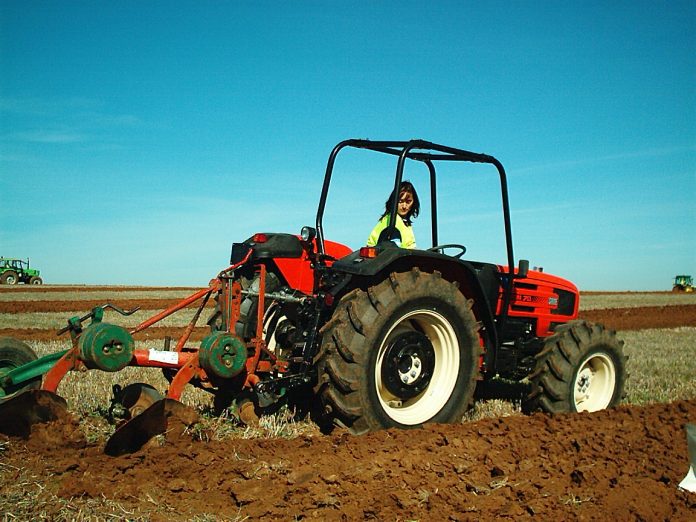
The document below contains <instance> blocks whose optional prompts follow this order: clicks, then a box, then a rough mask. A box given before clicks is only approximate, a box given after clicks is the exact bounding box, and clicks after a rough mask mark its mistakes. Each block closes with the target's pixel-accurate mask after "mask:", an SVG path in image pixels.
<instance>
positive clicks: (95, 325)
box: [0, 140, 626, 452]
mask: <svg viewBox="0 0 696 522" xmlns="http://www.w3.org/2000/svg"><path fill="white" fill-rule="evenodd" d="M347 148H357V149H367V150H370V151H374V152H378V153H381V154H386V155H390V156H393V157H394V158H395V159H396V171H395V172H396V175H395V178H394V188H395V190H394V194H395V197H394V198H393V201H392V204H391V214H390V218H391V219H390V223H395V218H396V212H397V200H398V187H400V185H401V181H402V177H403V172H404V165H405V164H406V163H407V162H414V163H416V164H422V165H423V166H425V167H426V168H427V169H428V173H429V178H430V196H431V197H430V207H431V220H432V224H431V225H432V226H431V235H432V246H431V247H430V248H427V249H424V250H415V249H414V250H408V249H403V248H399V247H398V246H396V244H395V243H394V242H393V241H392V240H390V239H389V238H392V239H394V238H395V237H396V232H397V231H396V228H395V226H394V225H391V226H390V227H388V228H387V230H385V233H384V234H383V235H382V237H383V240H382V241H381V242H379V243H378V244H377V245H376V246H374V247H363V248H360V249H359V250H356V251H351V249H349V248H348V247H346V246H343V245H341V244H338V243H334V242H331V241H328V240H327V239H325V237H324V231H323V227H322V221H323V216H324V210H325V206H326V201H327V195H328V193H329V188H330V185H331V180H332V175H333V169H334V163H335V160H336V157H337V155H338V154H339V153H340V152H341V151H343V150H344V149H347ZM439 162H450V163H451V162H459V163H467V162H473V163H482V164H489V165H491V166H493V167H494V168H495V169H496V170H497V173H498V175H499V178H500V187H501V193H502V210H503V219H504V227H505V240H506V250H507V265H506V266H501V265H496V264H493V263H486V262H480V261H473V260H468V259H466V258H465V257H464V254H465V252H466V248H465V247H464V246H463V245H458V244H444V245H440V244H438V223H437V201H438V198H437V193H436V171H435V165H436V164H438V163H439ZM210 297H213V298H214V299H215V300H216V309H215V313H214V314H213V315H212V317H210V319H209V320H208V324H209V325H210V328H211V333H210V335H209V336H208V337H206V338H205V339H204V340H203V341H202V343H201V345H200V347H195V348H192V347H187V345H186V343H187V341H188V338H189V336H190V334H191V331H192V330H193V327H194V326H195V324H196V321H197V320H198V317H199V316H200V313H201V312H202V310H203V307H204V306H205V304H206V302H207V301H208V299H209V298H210ZM578 298H579V296H578V290H577V288H576V287H575V285H573V284H572V283H571V282H569V281H567V280H565V279H562V278H560V277H556V276H553V275H550V274H547V273H544V272H541V271H534V270H529V263H528V261H525V260H521V261H520V262H519V266H516V265H515V260H514V256H513V245H512V236H511V228H510V211H509V204H508V194H507V182H506V175H505V170H504V169H503V166H502V165H501V163H500V162H499V161H498V160H497V159H495V158H494V157H492V156H488V155H484V154H477V153H472V152H467V151H465V150H460V149H455V148H451V147H446V146H442V145H437V144H434V143H430V142H426V141H422V140H412V141H407V142H399V141H369V140H347V141H343V142H341V143H339V144H338V145H337V146H336V147H335V148H334V149H333V151H332V152H331V155H330V156H329V161H328V165H327V168H326V174H325V177H324V183H323V187H322V191H321V198H320V201H319V208H318V212H317V216H316V225H315V227H304V228H303V229H302V232H301V234H300V235H299V236H296V235H293V234H282V233H258V234H254V235H253V236H252V237H250V238H249V239H247V240H246V241H244V242H242V243H235V244H234V245H233V247H232V255H231V263H230V266H229V267H228V268H227V269H225V270H223V271H222V272H221V273H220V274H219V275H218V277H217V278H215V279H213V280H212V281H211V284H210V286H209V287H208V288H206V289H203V290H200V291H199V292H197V293H195V294H193V295H192V296H191V297H189V298H187V299H185V300H184V301H182V302H181V303H179V304H178V305H176V306H173V307H171V308H169V309H168V310H165V311H164V312H162V313H160V314H158V315H156V316H154V317H153V318H152V319H150V320H148V321H145V322H144V323H142V324H141V325H139V326H138V327H136V328H135V329H134V330H132V331H131V332H125V331H120V330H123V329H120V330H118V329H119V327H116V326H114V325H109V324H107V323H102V322H101V316H102V315H103V307H102V308H101V309H95V310H94V311H93V312H92V313H91V314H88V315H86V316H85V317H83V318H79V319H78V318H73V319H72V320H71V321H72V323H71V324H70V323H69V325H68V327H67V328H65V329H64V330H69V331H70V332H71V335H72V337H73V349H72V350H68V351H67V352H66V353H61V354H57V355H56V356H54V359H53V360H51V361H50V367H46V366H45V365H44V368H43V369H42V370H34V372H33V373H32V372H28V371H26V367H25V366H22V365H19V364H14V366H13V365H8V366H9V371H8V370H5V374H6V375H8V374H9V375H10V377H12V376H13V375H19V374H21V375H22V377H21V379H24V381H17V380H15V381H13V380H12V378H10V379H9V381H10V382H9V385H8V384H7V383H8V378H7V377H5V378H4V381H0V386H5V394H6V395H10V392H12V394H14V393H16V392H17V391H19V389H20V388H21V387H22V383H23V382H27V383H32V382H33V383H34V385H37V382H39V381H37V375H36V374H37V373H39V372H41V373H46V375H45V377H44V378H43V385H42V387H43V390H45V391H49V392H55V391H56V388H57V386H58V383H59V382H60V379H61V378H62V376H63V375H64V374H65V372H67V371H68V370H71V369H77V368H79V367H81V366H86V367H87V368H99V369H102V370H107V371H115V370H118V369H120V368H122V367H123V366H125V365H140V366H159V367H162V368H163V369H164V371H165V373H166V374H167V375H168V376H169V378H170V382H171V386H170V388H169V390H168V392H167V398H168V399H178V398H179V396H180V394H181V391H182V388H183V386H185V385H186V384H187V383H191V384H194V385H197V386H200V387H202V388H204V389H207V390H208V391H211V392H212V393H214V394H215V397H216V402H217V403H218V405H220V406H224V405H226V403H227V402H229V401H236V403H237V406H238V407H240V410H241V411H242V412H243V411H244V410H246V411H247V414H249V413H251V409H252V406H253V408H254V410H255V411H256V412H259V411H262V410H263V409H264V408H266V407H269V406H273V405H276V404H278V403H280V402H282V401H285V400H286V399H288V398H293V397H294V398H295V401H296V402H297V397H298V396H299V397H303V399H302V400H301V402H300V404H299V405H300V406H303V405H304V406H309V405H310V404H311V405H312V406H315V408H313V409H314V410H315V411H316V412H317V413H318V415H319V417H320V418H321V419H323V420H324V421H326V422H327V425H328V424H335V425H339V426H343V427H346V428H347V429H349V430H350V431H351V432H352V433H356V434H359V433H365V432H368V431H372V430H377V429H382V428H390V427H399V428H411V427H416V426H421V425H423V424H425V423H430V422H444V423H447V422H459V421H460V420H461V418H462V416H463V414H464V412H465V411H466V410H467V409H468V408H469V407H470V406H471V405H472V402H473V400H474V393H475V391H476V389H477V386H479V385H482V384H483V383H485V382H486V381H490V380H492V379H493V378H498V379H502V380H504V381H515V382H521V383H524V384H526V388H527V390H528V393H527V395H526V396H525V397H524V399H523V407H524V408H525V409H526V410H530V411H531V410H535V409H541V410H544V411H547V412H572V411H596V410H600V409H604V408H608V407H612V406H615V405H616V404H618V402H619V401H620V400H621V397H622V394H623V387H624V379H625V364H626V357H625V356H624V354H623V342H621V341H619V340H617V338H616V336H615V333H614V332H613V331H609V330H607V329H605V328H604V327H603V326H602V325H600V324H592V323H587V322H584V321H578V320H577V314H578ZM198 300H201V301H202V302H201V304H200V307H199V310H198V313H197V314H196V316H195V317H194V319H193V321H192V322H191V324H190V325H189V327H188V328H187V329H186V331H184V332H183V333H182V336H181V338H180V339H179V340H178V342H177V344H176V347H175V348H173V349H172V348H171V347H168V349H166V350H163V351H161V352H160V351H158V352H157V354H155V355H154V356H153V355H152V352H154V351H153V350H149V351H148V350H137V349H133V347H132V339H130V335H131V334H135V333H137V332H139V331H141V330H144V329H146V328H147V327H149V326H151V325H152V324H154V323H155V322H157V321H159V320H160V319H162V318H163V317H166V316H167V315H170V314H172V313H174V312H176V311H177V310H180V309H181V308H183V307H185V306H188V305H190V304H192V303H194V302H196V301H198ZM112 308H113V307H112ZM100 310H101V311H100ZM123 313H126V312H123ZM87 318H91V319H92V324H90V325H88V326H86V327H84V326H83V325H82V321H84V320H86V319H87ZM92 330H94V331H92ZM97 330H99V331H97ZM118 349H120V350H121V352H119V353H120V354H121V355H119V353H117V350H118ZM123 352H125V353H123ZM162 354H166V355H162ZM58 355H60V358H58ZM58 359H59V360H58ZM117 359H118V362H116V360H117ZM110 361H113V362H110ZM37 363H38V361H34V363H32V364H33V365H34V366H33V368H37V367H40V365H39V364H37ZM47 364H48V363H47ZM15 367H16V369H14V368H15ZM22 368H24V371H21V370H22ZM13 372H14V373H13ZM1 374H2V370H0V376H1ZM17 379H19V377H17ZM31 379H34V380H33V381H32V380H31ZM3 382H5V384H2V383H3ZM8 386H10V387H8ZM11 386H14V388H12V387H11ZM142 388H143V389H145V388H144V385H143V387H142ZM149 394H150V392H149V391H148V392H147V394H146V395H148V396H149ZM117 400H118V397H117ZM153 401H154V399H152V400H149V402H148V400H146V401H145V406H149V404H150V402H153ZM132 402H133V401H131V404H132ZM157 402H158V403H159V402H162V401H157ZM140 406H141V409H142V406H143V405H142V404H141V405H140ZM317 406H318V407H317ZM154 409H156V405H154V404H153V405H152V407H150V408H149V409H148V410H147V411H149V410H154ZM15 411H16V408H15ZM147 411H146V413H145V414H143V415H146V414H147ZM160 412H161V408H160ZM242 416H243V417H244V415H242ZM247 416H248V415H247ZM136 419H137V418H136ZM136 419H134V421H135V420H136ZM134 421H131V422H132V423H134ZM134 424H135V423H134ZM141 425H142V423H141V424H138V426H141ZM134 429H136V428H134ZM137 429H139V428H137ZM117 435H118V432H117ZM116 452H118V450H117V451H116Z"/></svg>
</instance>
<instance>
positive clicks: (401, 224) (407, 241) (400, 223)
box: [367, 214, 416, 248]
mask: <svg viewBox="0 0 696 522" xmlns="http://www.w3.org/2000/svg"><path fill="white" fill-rule="evenodd" d="M397 216H398V214H397ZM388 222H389V215H388V214H387V215H386V216H384V217H383V218H382V219H380V220H379V221H378V222H377V225H375V228H373V229H372V232H371V233H370V237H368V238H367V246H375V245H376V244H377V241H379V235H380V234H381V233H382V231H383V230H384V229H385V228H387V224H388ZM396 229H397V230H398V231H399V233H400V234H401V248H416V236H415V234H414V233H413V227H412V226H410V225H407V224H406V223H405V221H404V220H403V218H402V217H401V216H398V218H397V220H396Z"/></svg>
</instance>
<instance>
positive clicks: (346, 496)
mask: <svg viewBox="0 0 696 522" xmlns="http://www.w3.org/2000/svg"><path fill="white" fill-rule="evenodd" d="M687 422H690V423H695V422H696V400H691V401H679V402H674V403H670V404H656V405H653V406H648V407H620V408H618V409H616V410H612V411H603V412H599V413H593V414H570V415H558V416H553V417H550V416H547V415H544V414H536V415H533V416H530V417H507V418H499V419H487V420H482V421H478V422H475V423H469V424H463V425H431V426H428V427H426V428H423V429H419V430H412V431H398V430H389V431H383V432H378V433H373V434H369V435H365V436H361V437H355V436H350V435H348V434H346V433H340V432H339V433H334V434H333V435H330V436H314V437H309V436H305V437H300V438H297V439H294V440H283V439H277V440H273V439H267V440H242V439H234V440H226V441H212V442H200V440H193V439H192V438H191V435H190V434H189V435H185V434H179V432H178V431H175V430H173V431H172V432H170V433H169V434H168V436H167V441H166V442H164V443H161V442H160V443H159V444H151V445H150V447H146V448H144V449H142V450H140V451H139V452H137V453H134V454H132V455H127V456H122V457H107V456H105V455H104V454H103V453H102V447H101V446H98V445H93V444H88V443H87V442H86V441H85V440H84V438H83V436H82V435H81V432H80V431H79V429H78V428H77V426H76V425H75V423H74V422H70V421H66V422H60V423H54V425H43V426H38V427H35V428H34V432H33V433H32V435H31V436H30V437H29V439H28V440H27V441H21V440H17V439H13V440H12V441H11V443H10V444H9V445H8V446H9V447H8V449H7V450H6V451H5V453H4V455H3V460H2V463H3V464H4V465H5V466H6V468H5V469H12V467H17V469H19V467H21V468H23V469H24V470H25V472H28V473H33V474H35V475H38V476H46V475H47V474H48V475H50V476H51V480H50V482H48V483H47V484H46V486H45V487H46V490H45V492H44V494H45V495H50V494H55V495H57V496H58V497H59V498H63V499H75V498H79V499H81V500H82V501H87V500H89V499H100V498H102V495H105V496H106V498H107V499H110V500H113V501H116V502H118V503H119V504H120V505H121V507H122V508H124V509H125V510H127V512H132V513H133V514H135V515H138V516H144V517H148V518H149V519H151V520H188V519H191V518H192V517H193V516H195V515H200V514H202V513H207V514H209V515H213V516H214V517H215V519H227V520H230V519H238V520H241V519H242V517H248V519H250V520H270V519H278V520H301V519H305V520H306V519H312V520H453V521H456V520H492V519H497V518H500V519H515V520H517V519H532V518H534V519H538V520H611V519H616V520H672V521H676V520H694V518H693V517H694V516H696V495H694V494H691V493H687V492H684V491H680V490H678V489H677V484H678V483H679V482H680V481H681V479H682V478H683V477H684V475H685V474H686V472H687V470H688V456H687V445H686V435H685V432H684V424H685V423H687ZM2 440H3V439H2V438H0V441H2ZM7 475H8V473H5V477H4V478H3V481H7V480H8V479H9V480H11V477H8V476H7ZM9 475H11V473H10V474H9ZM54 505H55V506H56V507H55V509H56V512H54V513H52V512H50V504H47V505H44V507H43V510H44V513H45V515H46V516H47V518H49V519H51V518H54V517H57V516H58V509H59V504H57V503H54ZM236 517H239V518H236Z"/></svg>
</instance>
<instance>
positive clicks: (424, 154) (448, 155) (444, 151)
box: [316, 139, 515, 293]
mask: <svg viewBox="0 0 696 522" xmlns="http://www.w3.org/2000/svg"><path fill="white" fill-rule="evenodd" d="M346 147H353V148H357V149H368V150H373V151H375V152H382V153H385V154H391V155H393V156H398V158H399V159H398V162H397V166H396V178H395V180H394V199H393V200H392V205H391V207H392V208H391V213H390V215H389V223H390V225H389V227H388V232H387V234H388V236H387V237H391V235H392V234H393V233H394V229H395V228H396V220H395V218H396V212H397V207H398V201H399V199H398V198H399V187H400V186H401V180H402V178H403V173H404V164H405V162H406V159H411V160H415V161H421V162H423V163H425V165H426V166H427V167H428V171H429V174H430V203H431V208H432V241H433V246H435V245H436V244H437V236H438V234H437V193H436V184H435V178H436V176H435V166H434V164H433V162H434V161H467V162H471V163H488V164H491V165H493V166H494V167H495V168H496V169H497V170H498V174H499V176H500V191H501V194H502V203H503V220H504V224H505V244H506V247H507V258H508V265H509V274H510V277H509V278H508V285H507V286H508V288H507V289H506V290H508V291H509V290H510V289H511V288H512V279H513V276H514V273H515V258H514V255H513V251H512V227H511V225H510V203H509V200H508V188H507V177H506V175H505V168H504V167H503V165H502V163H500V162H499V161H498V160H497V159H496V158H494V157H493V156H489V155H487V154H480V153H476V152H469V151H466V150H461V149H455V148H453V147H446V146H445V145H438V144H436V143H431V142H429V141H424V140H410V141H371V140H359V139H350V140H345V141H342V142H340V143H339V144H338V145H336V146H335V147H334V149H333V150H332V151H331V154H330V155H329V161H328V163H327V165H326V174H325V175H324V184H323V186H322V188H321V196H320V198H319V208H318V209H317V221H316V229H317V248H318V250H319V253H320V254H323V253H324V252H325V250H324V229H323V226H322V220H323V218H324V209H325V207H326V198H327V196H328V193H329V185H330V184H331V175H332V174H333V168H334V163H335V162H336V156H338V153H339V152H340V151H341V150H343V149H344V148H346ZM506 293H509V292H506Z"/></svg>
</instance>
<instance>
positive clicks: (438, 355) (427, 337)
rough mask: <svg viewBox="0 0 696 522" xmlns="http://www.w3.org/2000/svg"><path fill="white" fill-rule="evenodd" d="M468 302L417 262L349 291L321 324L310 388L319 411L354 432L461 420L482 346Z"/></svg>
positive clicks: (473, 381) (473, 384) (473, 380)
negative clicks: (366, 286)
mask: <svg viewBox="0 0 696 522" xmlns="http://www.w3.org/2000/svg"><path fill="white" fill-rule="evenodd" d="M471 305H472V301H470V300H469V301H467V300H466V299H465V297H464V296H463V295H462V294H461V292H460V291H459V290H458V288H457V287H456V286H455V285H453V284H452V283H450V282H448V281H446V280H444V279H442V278H441V277H440V274H439V273H437V272H436V273H434V274H429V273H423V272H421V271H419V270H418V269H413V270H411V271H410V272H408V273H400V274H391V275H390V276H389V277H388V278H387V279H386V280H384V281H383V282H381V283H379V284H378V285H376V286H374V287H371V288H369V289H367V291H363V290H360V289H356V290H353V291H352V292H350V293H348V294H347V295H346V296H345V297H344V298H343V299H341V301H340V303H339V304H338V306H337V307H336V310H335V311H334V315H333V317H332V318H331V320H330V321H329V322H328V323H327V325H326V326H325V327H324V331H323V341H322V348H321V354H320V356H319V361H318V369H319V383H318V384H317V387H316V389H315V391H316V392H317V393H318V394H319V395H320V397H321V399H322V402H323V404H324V410H325V414H326V415H327V416H328V417H329V418H331V420H332V421H333V422H334V423H335V424H338V425H340V426H345V427H347V428H348V429H349V430H350V431H351V432H352V433H355V434H361V433H366V432H369V431H374V430H378V429H383V428H390V427H399V428H413V427H418V426H421V425H423V424H425V423H428V422H442V423H447V422H459V421H460V420H461V419H462V417H463V415H464V413H465V411H466V410H467V409H468V408H469V407H470V406H471V404H472V402H473V396H474V389H475V387H476V378H477V376H478V370H479V355H480V353H481V346H480V340H479V336H478V325H477V322H476V318H475V317H474V314H473V312H472V311H471Z"/></svg>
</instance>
